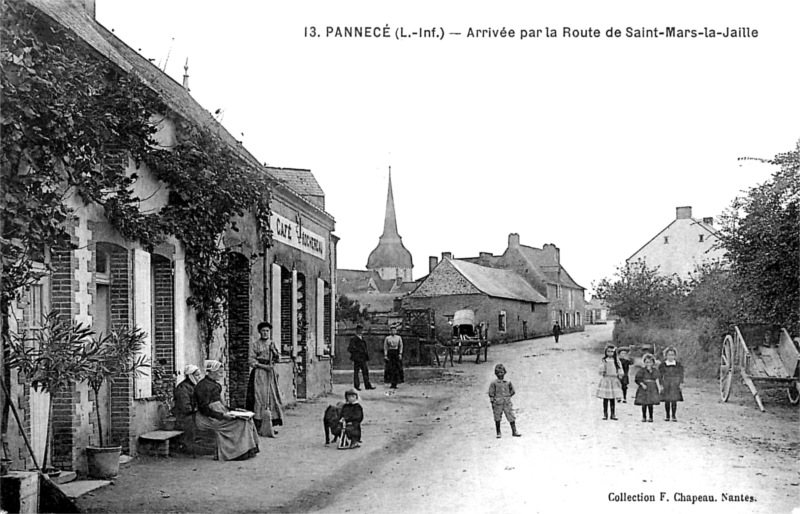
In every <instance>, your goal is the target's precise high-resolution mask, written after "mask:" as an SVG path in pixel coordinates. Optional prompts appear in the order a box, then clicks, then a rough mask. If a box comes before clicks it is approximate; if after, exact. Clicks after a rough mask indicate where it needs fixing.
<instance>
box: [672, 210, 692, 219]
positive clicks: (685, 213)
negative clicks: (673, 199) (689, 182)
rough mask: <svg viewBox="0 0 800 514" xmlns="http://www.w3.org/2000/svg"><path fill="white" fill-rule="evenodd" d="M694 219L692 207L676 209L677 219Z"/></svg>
mask: <svg viewBox="0 0 800 514" xmlns="http://www.w3.org/2000/svg"><path fill="white" fill-rule="evenodd" d="M691 217H692V208H691V207H676V208H675V218H676V219H679V220H688V219H689V218H691Z"/></svg>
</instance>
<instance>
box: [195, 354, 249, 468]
mask: <svg viewBox="0 0 800 514" xmlns="http://www.w3.org/2000/svg"><path fill="white" fill-rule="evenodd" d="M205 367H206V376H205V378H203V380H201V381H200V382H198V383H197V386H196V387H195V388H194V398H195V401H196V402H197V413H196V414H195V417H194V419H195V423H196V424H197V428H199V429H200V430H211V431H213V432H214V435H215V436H216V440H217V452H218V454H219V456H220V458H222V460H242V459H247V458H250V457H253V456H255V454H256V453H258V431H256V426H255V424H253V420H252V419H251V418H250V417H239V415H238V414H237V413H235V412H232V411H230V409H228V407H227V406H225V405H224V404H223V403H222V399H221V394H222V386H221V385H219V382H220V381H221V380H222V376H223V375H222V373H223V371H222V363H221V362H219V361H215V360H207V361H206V362H205Z"/></svg>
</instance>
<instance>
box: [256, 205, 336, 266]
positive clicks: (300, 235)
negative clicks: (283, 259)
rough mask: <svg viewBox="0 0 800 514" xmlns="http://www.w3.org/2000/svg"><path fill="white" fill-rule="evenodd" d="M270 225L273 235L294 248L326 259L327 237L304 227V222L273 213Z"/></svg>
mask: <svg viewBox="0 0 800 514" xmlns="http://www.w3.org/2000/svg"><path fill="white" fill-rule="evenodd" d="M271 218H272V219H271V221H270V225H271V226H272V237H273V239H275V240H276V241H280V242H281V243H283V244H285V245H289V246H291V247H292V248H297V249H298V250H300V251H303V252H305V253H308V254H311V255H313V256H314V257H319V258H320V259H323V260H324V259H325V238H324V237H322V236H321V235H319V234H317V233H314V232H312V231H310V230H306V229H305V228H303V225H302V222H300V223H298V222H297V221H292V220H290V219H288V218H284V217H283V216H281V215H280V214H275V213H274V212H273V213H272V216H271Z"/></svg>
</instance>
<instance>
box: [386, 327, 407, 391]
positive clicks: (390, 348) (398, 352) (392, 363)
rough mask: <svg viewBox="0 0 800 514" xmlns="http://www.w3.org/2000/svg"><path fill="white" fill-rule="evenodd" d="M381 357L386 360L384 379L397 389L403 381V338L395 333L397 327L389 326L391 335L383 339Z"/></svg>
mask: <svg viewBox="0 0 800 514" xmlns="http://www.w3.org/2000/svg"><path fill="white" fill-rule="evenodd" d="M383 359H384V360H385V361H386V379H387V380H388V381H389V382H391V383H392V385H391V386H390V388H391V389H397V383H398V382H402V381H403V338H402V337H400V336H399V335H397V327H394V326H393V327H392V328H391V335H388V336H386V339H384V340H383Z"/></svg>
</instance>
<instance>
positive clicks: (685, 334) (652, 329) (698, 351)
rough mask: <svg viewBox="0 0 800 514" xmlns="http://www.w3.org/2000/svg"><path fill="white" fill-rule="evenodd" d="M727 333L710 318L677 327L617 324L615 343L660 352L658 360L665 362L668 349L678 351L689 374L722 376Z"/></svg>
mask: <svg viewBox="0 0 800 514" xmlns="http://www.w3.org/2000/svg"><path fill="white" fill-rule="evenodd" d="M724 334H725V331H724V330H723V329H721V328H720V327H719V326H717V324H716V323H715V322H714V321H713V320H711V319H709V318H699V319H696V320H689V321H686V322H683V323H681V324H680V326H678V327H676V328H665V327H661V326H656V325H652V324H648V323H644V322H641V323H630V322H629V323H617V324H616V326H615V327H614V344H616V345H617V346H630V347H631V349H632V350H633V349H636V348H640V347H642V346H649V347H653V348H655V349H656V359H658V360H662V359H663V355H662V352H663V351H664V348H666V347H667V346H670V345H671V346H674V347H675V348H676V349H677V350H678V360H680V361H681V363H682V364H683V366H684V369H685V370H686V375H687V376H691V377H696V378H716V377H718V376H719V356H720V351H721V348H722V339H723V337H724Z"/></svg>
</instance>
